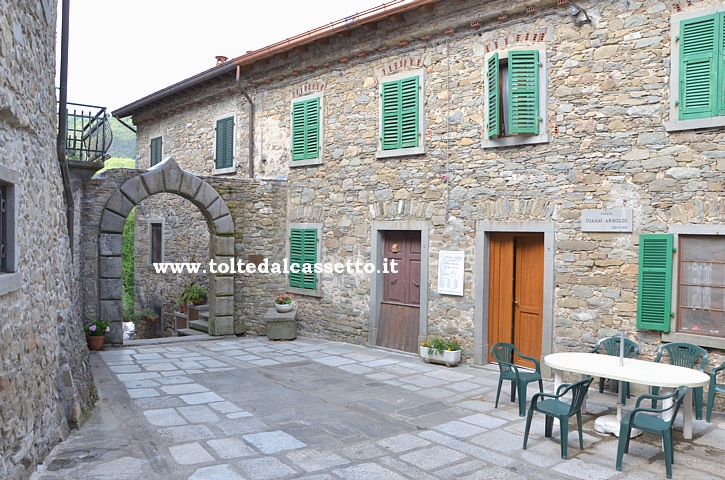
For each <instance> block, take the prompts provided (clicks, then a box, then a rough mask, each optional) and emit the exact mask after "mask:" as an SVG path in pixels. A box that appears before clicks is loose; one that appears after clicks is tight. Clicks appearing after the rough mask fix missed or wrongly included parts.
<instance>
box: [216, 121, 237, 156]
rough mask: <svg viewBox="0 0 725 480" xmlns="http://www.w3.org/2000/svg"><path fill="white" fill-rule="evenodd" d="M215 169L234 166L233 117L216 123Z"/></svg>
mask: <svg viewBox="0 0 725 480" xmlns="http://www.w3.org/2000/svg"><path fill="white" fill-rule="evenodd" d="M215 159H216V168H217V169H222V168H231V167H233V166H234V117H227V118H222V119H219V120H217V121H216V154H215Z"/></svg>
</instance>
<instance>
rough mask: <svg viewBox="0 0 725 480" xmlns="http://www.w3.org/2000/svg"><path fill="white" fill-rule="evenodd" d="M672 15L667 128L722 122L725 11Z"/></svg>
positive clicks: (724, 111) (724, 118) (724, 108)
mask: <svg viewBox="0 0 725 480" xmlns="http://www.w3.org/2000/svg"><path fill="white" fill-rule="evenodd" d="M720 10H721V11H718V10H717V9H706V10H700V11H692V12H686V13H682V14H678V15H674V16H673V17H672V37H673V38H672V42H671V43H672V47H671V56H672V62H671V63H672V74H671V75H670V79H671V80H670V81H671V84H670V97H671V104H670V121H669V122H666V123H665V129H666V130H668V131H677V130H689V129H697V128H710V127H719V126H723V125H725V88H723V85H725V11H722V7H720Z"/></svg>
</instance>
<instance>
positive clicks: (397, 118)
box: [381, 76, 420, 150]
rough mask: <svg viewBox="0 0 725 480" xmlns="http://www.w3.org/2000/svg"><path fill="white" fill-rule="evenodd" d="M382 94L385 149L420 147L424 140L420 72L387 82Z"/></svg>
mask: <svg viewBox="0 0 725 480" xmlns="http://www.w3.org/2000/svg"><path fill="white" fill-rule="evenodd" d="M381 95H382V102H381V103H382V110H383V111H382V124H383V126H382V138H381V145H382V149H383V150H395V149H399V148H409V147H417V146H418V145H419V144H420V138H419V137H420V135H419V121H420V119H419V115H418V112H419V102H420V84H419V78H418V76H415V77H410V78H406V79H403V80H397V81H394V82H386V83H383V87H382V92H381Z"/></svg>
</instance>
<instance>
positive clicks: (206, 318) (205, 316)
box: [199, 310, 209, 322]
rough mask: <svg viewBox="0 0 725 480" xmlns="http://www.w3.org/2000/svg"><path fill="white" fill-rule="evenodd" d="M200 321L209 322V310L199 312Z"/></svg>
mask: <svg viewBox="0 0 725 480" xmlns="http://www.w3.org/2000/svg"><path fill="white" fill-rule="evenodd" d="M199 320H204V321H205V322H208V321H209V310H205V311H202V312H199Z"/></svg>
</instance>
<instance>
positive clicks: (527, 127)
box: [508, 50, 539, 135]
mask: <svg viewBox="0 0 725 480" xmlns="http://www.w3.org/2000/svg"><path fill="white" fill-rule="evenodd" d="M508 71H509V96H510V97H509V104H508V106H509V110H508V113H509V118H510V119H511V132H510V133H512V134H517V133H528V134H531V135H538V134H539V52H538V51H536V50H526V51H511V52H509V63H508Z"/></svg>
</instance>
